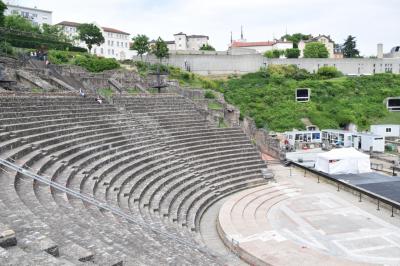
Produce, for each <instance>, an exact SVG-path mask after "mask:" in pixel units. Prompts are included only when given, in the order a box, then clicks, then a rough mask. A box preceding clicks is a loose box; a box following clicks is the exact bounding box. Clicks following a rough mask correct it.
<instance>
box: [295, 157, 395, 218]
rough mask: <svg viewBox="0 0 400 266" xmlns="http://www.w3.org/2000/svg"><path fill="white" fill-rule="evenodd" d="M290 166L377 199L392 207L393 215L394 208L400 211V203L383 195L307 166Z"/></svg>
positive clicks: (296, 164)
mask: <svg viewBox="0 0 400 266" xmlns="http://www.w3.org/2000/svg"><path fill="white" fill-rule="evenodd" d="M290 164H294V165H295V166H297V167H299V168H302V169H304V170H305V171H309V172H311V173H313V174H315V175H318V176H322V177H323V178H326V179H328V180H330V181H333V182H335V183H337V184H338V187H339V185H341V186H343V187H347V188H350V189H352V190H355V191H357V192H359V193H360V195H361V194H364V195H366V196H368V197H370V198H372V199H376V200H377V201H378V204H379V202H383V203H385V204H387V205H389V206H390V207H392V214H393V208H396V209H398V210H400V203H399V202H397V201H394V200H391V199H388V198H386V197H384V196H382V195H379V194H376V193H373V192H371V191H369V190H366V189H363V188H361V187H357V186H355V185H352V184H350V183H348V182H345V181H342V180H340V179H336V178H334V177H332V176H330V175H328V174H326V173H323V172H320V171H317V170H314V169H311V168H309V167H307V166H304V165H301V164H298V163H296V162H293V161H290Z"/></svg>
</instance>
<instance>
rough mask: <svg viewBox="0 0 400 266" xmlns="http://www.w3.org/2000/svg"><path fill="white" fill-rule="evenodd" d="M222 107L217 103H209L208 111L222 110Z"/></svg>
mask: <svg viewBox="0 0 400 266" xmlns="http://www.w3.org/2000/svg"><path fill="white" fill-rule="evenodd" d="M222 108H223V106H222V104H220V103H218V102H214V101H212V102H209V103H208V109H210V110H222Z"/></svg>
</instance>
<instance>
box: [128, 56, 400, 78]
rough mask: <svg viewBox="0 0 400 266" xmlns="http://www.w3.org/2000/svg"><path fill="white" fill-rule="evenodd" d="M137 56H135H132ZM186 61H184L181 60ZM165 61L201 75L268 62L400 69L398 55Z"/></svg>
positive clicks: (353, 70) (311, 67)
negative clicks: (380, 56)
mask: <svg viewBox="0 0 400 266" xmlns="http://www.w3.org/2000/svg"><path fill="white" fill-rule="evenodd" d="M134 60H139V58H134ZM145 60H146V61H148V62H150V63H156V62H158V61H157V60H156V58H154V57H152V56H148V57H146V59H145ZM185 62H186V64H185ZM163 63H165V64H169V65H172V66H176V67H180V68H182V69H185V66H186V68H187V66H189V67H190V71H192V72H194V73H198V74H202V75H219V74H244V73H249V72H255V71H257V70H259V69H260V67H265V66H268V65H269V64H279V65H292V64H294V65H297V66H298V67H300V68H304V69H306V70H308V71H309V72H311V73H312V72H316V71H318V69H319V68H320V67H322V66H335V67H336V68H337V69H339V70H340V71H341V72H343V73H344V74H356V75H362V74H373V73H384V72H386V71H387V70H388V69H391V70H392V73H396V74H399V73H400V58H383V59H380V58H359V59H357V58H354V59H352V58H346V59H333V58H332V59H328V58H327V59H324V58H321V59H307V58H300V59H267V58H265V57H263V56H262V55H261V54H246V55H194V54H191V55H190V54H188V55H182V54H178V55H175V54H172V55H170V57H169V58H168V59H165V60H164V61H163Z"/></svg>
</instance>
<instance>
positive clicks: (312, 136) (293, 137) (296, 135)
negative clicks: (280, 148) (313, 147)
mask: <svg viewBox="0 0 400 266" xmlns="http://www.w3.org/2000/svg"><path fill="white" fill-rule="evenodd" d="M285 139H286V140H287V142H288V143H289V144H290V145H292V146H298V145H299V144H305V143H321V131H319V130H313V131H287V132H285Z"/></svg>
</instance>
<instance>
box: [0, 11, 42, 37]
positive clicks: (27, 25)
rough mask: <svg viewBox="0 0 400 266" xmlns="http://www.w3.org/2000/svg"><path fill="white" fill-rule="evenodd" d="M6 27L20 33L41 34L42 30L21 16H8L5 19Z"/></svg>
mask: <svg viewBox="0 0 400 266" xmlns="http://www.w3.org/2000/svg"><path fill="white" fill-rule="evenodd" d="M4 27H6V28H10V29H13V30H18V31H26V32H32V33H40V28H39V27H38V26H35V25H33V24H32V23H31V22H30V21H29V20H27V19H26V18H23V17H21V16H19V15H11V16H6V17H5V19H4Z"/></svg>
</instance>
